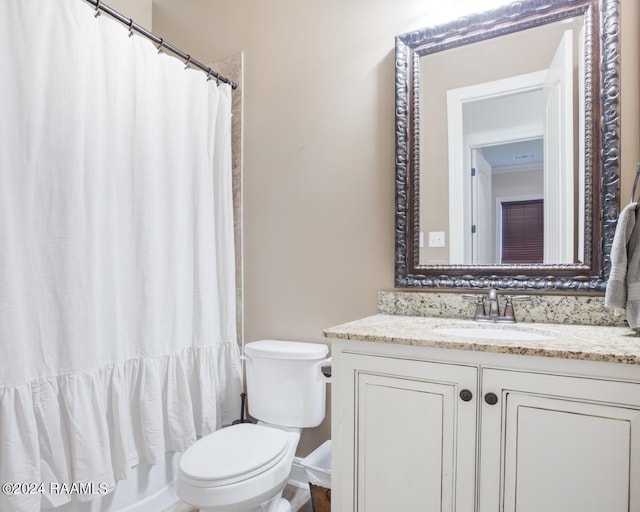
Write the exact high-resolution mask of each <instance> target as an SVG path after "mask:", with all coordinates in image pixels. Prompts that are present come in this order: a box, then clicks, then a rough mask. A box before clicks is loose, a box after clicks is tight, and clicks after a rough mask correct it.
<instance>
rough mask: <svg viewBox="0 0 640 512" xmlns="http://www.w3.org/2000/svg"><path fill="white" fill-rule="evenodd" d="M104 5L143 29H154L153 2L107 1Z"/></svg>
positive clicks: (143, 0)
mask: <svg viewBox="0 0 640 512" xmlns="http://www.w3.org/2000/svg"><path fill="white" fill-rule="evenodd" d="M104 3H105V4H107V5H108V6H109V7H113V8H114V9H115V10H116V11H118V12H119V13H120V14H123V15H124V16H126V17H127V18H130V19H132V20H133V21H134V22H136V23H137V24H138V25H140V26H141V27H144V28H146V29H147V30H151V29H152V27H151V21H152V0H106V1H105V2H104Z"/></svg>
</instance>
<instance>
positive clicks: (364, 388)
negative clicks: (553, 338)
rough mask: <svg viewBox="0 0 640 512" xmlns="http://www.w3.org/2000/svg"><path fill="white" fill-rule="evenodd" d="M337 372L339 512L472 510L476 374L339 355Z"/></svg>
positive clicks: (419, 363)
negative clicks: (340, 429) (339, 437)
mask: <svg viewBox="0 0 640 512" xmlns="http://www.w3.org/2000/svg"><path fill="white" fill-rule="evenodd" d="M339 371H340V373H341V381H340V382H341V383H343V384H342V385H343V386H344V387H341V388H340V389H339V390H338V392H339V393H341V397H340V401H341V404H343V405H342V406H341V409H342V410H341V412H340V414H341V415H342V419H341V425H342V437H341V443H340V453H341V454H342V455H343V456H344V457H347V458H348V460H346V461H343V463H345V464H346V465H345V466H343V467H342V468H341V469H342V470H341V472H340V474H341V475H342V476H343V478H345V479H346V480H347V481H344V482H343V483H342V484H341V486H340V488H341V489H342V490H343V492H342V493H341V496H340V502H339V504H338V503H336V504H334V506H335V505H337V510H341V511H344V512H347V511H351V510H353V511H358V512H389V511H396V510H402V511H403V512H412V511H416V512H417V511H420V512H455V511H458V512H469V511H472V510H474V501H475V497H474V496H475V448H476V402H477V396H476V395H477V393H476V391H477V381H478V377H477V374H478V372H477V368H475V367H472V366H464V365H450V364H439V363H431V362H424V361H413V360H403V359H395V358H386V357H377V356H366V355H360V354H358V355H355V354H342V355H341V359H340V369H339ZM334 384H335V383H334ZM463 389H464V390H466V391H469V392H470V393H471V398H470V399H469V400H467V401H465V400H463V399H462V398H461V397H460V392H461V391H462V390H463ZM334 392H335V391H334ZM347 397H352V398H353V400H348V399H347ZM465 398H469V395H468V394H467V395H466V396H465ZM350 479H352V481H349V480H350Z"/></svg>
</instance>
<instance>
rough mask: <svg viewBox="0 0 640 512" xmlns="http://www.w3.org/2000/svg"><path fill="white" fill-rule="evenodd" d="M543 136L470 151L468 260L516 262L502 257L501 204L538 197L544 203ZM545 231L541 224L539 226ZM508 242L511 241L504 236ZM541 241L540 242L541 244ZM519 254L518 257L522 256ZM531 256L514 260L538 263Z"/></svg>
mask: <svg viewBox="0 0 640 512" xmlns="http://www.w3.org/2000/svg"><path fill="white" fill-rule="evenodd" d="M543 146H544V144H543V139H542V138H533V139H527V140H520V141H513V142H505V143H502V144H492V145H489V146H483V147H475V148H473V149H472V151H471V161H472V162H473V167H472V173H471V174H472V176H471V201H470V204H471V208H470V212H471V215H470V222H471V227H470V230H471V233H472V235H471V240H472V244H471V246H472V247H471V253H472V254H471V261H472V262H473V263H474V264H480V265H491V264H495V263H498V264H505V263H516V261H513V257H508V258H507V259H506V260H505V259H504V258H503V240H504V238H505V235H504V230H503V228H504V222H503V220H504V219H503V209H502V204H503V203H514V204H519V203H522V202H528V201H533V200H539V204H540V205H544V203H543V202H542V198H543V197H544V173H543V160H544V148H543ZM541 229H542V230H543V234H544V226H542V227H541ZM507 236H508V237H509V238H508V241H512V240H513V236H512V235H507ZM543 245H544V242H543V241H542V242H540V247H543ZM522 257H523V256H521V257H520V258H522ZM531 257H532V259H529V260H526V261H525V260H523V259H519V260H518V261H517V263H541V262H542V261H541V259H540V258H539V257H538V255H537V252H536V253H535V255H532V256H531Z"/></svg>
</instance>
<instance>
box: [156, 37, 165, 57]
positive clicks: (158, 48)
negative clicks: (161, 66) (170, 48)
mask: <svg viewBox="0 0 640 512" xmlns="http://www.w3.org/2000/svg"><path fill="white" fill-rule="evenodd" d="M163 45H164V39H162V38H160V42H159V43H158V46H156V50H158V53H162V46H163Z"/></svg>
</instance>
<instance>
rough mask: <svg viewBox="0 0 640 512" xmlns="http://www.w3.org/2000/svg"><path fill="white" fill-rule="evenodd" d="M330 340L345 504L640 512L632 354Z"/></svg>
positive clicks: (335, 494) (341, 502) (639, 382)
mask: <svg viewBox="0 0 640 512" xmlns="http://www.w3.org/2000/svg"><path fill="white" fill-rule="evenodd" d="M332 345H333V367H334V369H333V376H334V377H333V378H334V381H333V393H332V401H333V435H332V438H333V443H332V446H333V463H332V468H333V474H332V487H333V489H332V503H333V508H332V510H333V511H334V512H335V511H338V512H351V511H354V512H355V511H357V512H383V511H384V512H388V511H390V510H402V511H406V512H411V511H422V512H436V511H437V512H445V511H446V512H471V511H478V512H498V511H500V512H503V511H504V512H516V511H517V512H540V511H545V512H567V511H580V512H602V511H605V510H606V511H607V512H623V511H624V512H634V511H635V512H640V483H639V482H640V379H635V378H633V376H635V375H636V374H637V372H638V370H637V369H636V368H635V367H634V368H625V372H623V373H622V374H621V375H623V377H624V376H625V375H626V377H625V378H620V377H616V375H618V372H616V371H615V368H612V367H616V366H617V367H630V366H634V365H619V364H618V365H616V364H612V363H593V362H588V363H587V362H584V361H583V362H580V361H571V360H565V361H560V360H557V359H552V358H541V357H530V356H520V355H505V354H488V353H481V352H477V353H476V352H471V351H460V350H447V349H438V348H431V347H429V348H427V347H410V346H400V345H393V344H384V343H370V342H354V341H344V340H334V341H333V344H332ZM634 371H635V373H634ZM630 375H631V376H632V378H629V376H630Z"/></svg>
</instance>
